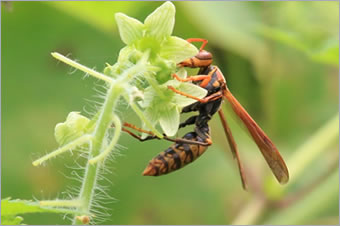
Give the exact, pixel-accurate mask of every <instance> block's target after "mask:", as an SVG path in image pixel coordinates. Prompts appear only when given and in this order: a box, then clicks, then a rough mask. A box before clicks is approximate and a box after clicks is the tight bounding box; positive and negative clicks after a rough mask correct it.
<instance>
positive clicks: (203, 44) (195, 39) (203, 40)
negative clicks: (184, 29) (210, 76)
mask: <svg viewBox="0 0 340 226" xmlns="http://www.w3.org/2000/svg"><path fill="white" fill-rule="evenodd" d="M187 42H190V43H192V42H202V45H201V47H200V51H202V50H203V49H204V47H205V46H206V45H207V44H208V40H206V39H203V38H188V39H187Z"/></svg>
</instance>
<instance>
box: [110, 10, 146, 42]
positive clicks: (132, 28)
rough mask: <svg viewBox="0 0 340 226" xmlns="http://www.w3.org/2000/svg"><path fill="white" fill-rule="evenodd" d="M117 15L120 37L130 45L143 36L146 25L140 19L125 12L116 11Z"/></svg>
mask: <svg viewBox="0 0 340 226" xmlns="http://www.w3.org/2000/svg"><path fill="white" fill-rule="evenodd" d="M115 17H116V21H117V26H118V30H119V34H120V37H121V39H122V41H123V42H124V43H125V44H127V45H130V44H131V43H133V42H134V41H136V40H137V39H140V38H141V37H142V36H143V29H144V25H143V24H142V23H141V22H140V21H138V20H136V19H135V18H132V17H129V16H127V15H125V14H123V13H116V15H115Z"/></svg>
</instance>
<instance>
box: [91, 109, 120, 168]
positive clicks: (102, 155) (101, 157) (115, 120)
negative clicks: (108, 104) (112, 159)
mask: <svg viewBox="0 0 340 226" xmlns="http://www.w3.org/2000/svg"><path fill="white" fill-rule="evenodd" d="M112 121H113V123H114V125H115V133H114V135H113V138H112V140H111V142H110V144H109V146H107V147H106V148H105V150H104V151H102V152H101V153H100V154H99V155H97V156H95V157H94V158H93V159H90V160H89V163H90V164H95V163H97V162H98V161H102V160H104V159H105V157H106V156H108V155H109V154H110V152H111V150H113V149H114V147H115V146H116V144H117V142H118V139H119V136H120V132H121V131H122V123H121V122H120V119H119V117H118V116H117V115H113V117H112Z"/></svg>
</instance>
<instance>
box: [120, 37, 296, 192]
mask: <svg viewBox="0 0 340 226" xmlns="http://www.w3.org/2000/svg"><path fill="white" fill-rule="evenodd" d="M187 41H188V42H202V45H201V47H200V51H199V53H198V54H197V55H196V56H194V57H192V58H189V59H187V60H184V61H182V62H180V63H179V64H178V66H179V67H190V68H199V72H198V75H194V76H189V77H187V78H184V79H182V78H180V77H178V76H177V75H176V74H174V75H173V77H174V78H175V79H177V80H178V81H181V82H193V83H194V84H196V85H199V86H200V87H202V88H204V89H206V90H207V91H208V93H207V95H206V97H205V98H203V99H200V98H197V97H195V96H192V95H190V94H187V93H183V92H181V91H179V90H177V89H175V88H174V87H172V86H168V88H169V89H171V90H172V91H173V92H175V93H177V94H179V95H183V96H186V97H188V98H192V99H195V100H197V102H195V103H193V104H191V105H188V106H186V107H184V108H183V109H182V113H186V112H198V115H196V116H192V117H190V118H188V119H187V120H186V121H185V122H183V123H181V124H180V125H179V128H183V127H185V126H187V125H195V129H194V131H193V132H189V133H187V134H185V135H184V136H183V137H182V138H178V139H171V138H168V137H165V139H166V140H169V141H173V142H174V144H173V145H172V146H171V147H169V148H168V149H167V150H165V151H163V152H161V153H160V154H158V155H157V156H156V157H154V158H153V159H152V160H151V161H150V162H149V164H148V166H147V167H146V169H145V170H144V172H143V175H149V176H159V175H163V174H167V173H170V172H172V171H175V170H177V169H180V168H182V167H183V166H185V165H187V164H189V163H191V162H193V161H194V160H195V159H197V158H198V157H199V156H200V155H201V154H203V153H204V152H205V151H206V149H207V148H208V146H210V145H211V144H212V140H211V137H210V128H209V125H208V122H209V121H210V120H211V118H212V116H213V115H214V114H215V113H216V112H218V114H219V116H220V119H221V123H222V126H223V128H224V132H225V134H226V137H227V140H228V142H229V145H230V149H231V151H232V153H233V156H234V158H236V160H237V164H238V168H239V172H240V176H241V181H242V185H243V188H244V189H246V178H245V174H244V170H243V166H242V164H241V160H240V157H239V154H238V149H237V145H236V142H235V140H234V138H233V135H232V133H231V130H230V128H229V125H228V123H227V120H226V118H225V116H224V114H223V112H222V109H221V105H222V103H223V100H224V99H226V100H227V101H228V102H229V103H230V105H231V107H232V109H233V111H234V112H235V113H236V115H237V116H238V117H239V118H240V119H241V122H242V123H243V124H244V125H245V127H246V128H247V130H248V131H249V133H250V135H251V137H252V139H253V140H254V141H255V143H256V145H257V146H258V148H259V149H260V151H261V153H262V155H263V156H264V158H265V160H266V161H267V163H268V165H269V167H270V168H271V170H272V172H273V174H274V175H275V177H276V179H277V180H278V181H279V182H280V183H281V184H284V183H287V182H288V180H289V173H288V169H287V166H286V164H285V162H284V160H283V158H282V157H281V155H280V153H279V151H278V150H277V148H276V147H275V145H274V144H273V142H272V141H271V140H270V139H269V137H268V136H267V135H266V134H265V133H264V132H263V130H262V129H261V128H260V127H259V126H258V125H257V123H256V122H255V121H254V120H253V119H252V118H251V116H250V115H249V114H248V113H247V111H246V110H245V109H244V108H243V107H242V105H241V104H240V103H239V102H238V100H237V99H236V98H235V97H234V96H233V95H232V93H231V92H230V90H229V89H228V87H227V84H226V80H225V78H224V76H223V74H222V72H221V71H220V69H219V68H218V67H217V66H214V65H212V60H213V56H212V54H211V53H210V52H208V51H206V50H204V47H205V46H206V44H207V43H208V41H207V40H205V39H200V38H191V39H187ZM124 125H125V126H126V127H129V128H132V129H135V130H137V131H140V132H145V133H148V134H149V135H150V136H148V137H147V138H145V139H141V137H140V136H137V135H136V134H133V133H132V132H130V131H128V130H127V129H124V131H125V132H128V133H129V134H130V135H132V136H134V137H135V138H137V139H139V140H140V141H145V140H149V139H155V138H156V137H155V136H154V135H153V134H152V133H151V132H148V131H144V130H141V129H139V128H137V127H135V126H133V125H131V124H127V123H125V124H124Z"/></svg>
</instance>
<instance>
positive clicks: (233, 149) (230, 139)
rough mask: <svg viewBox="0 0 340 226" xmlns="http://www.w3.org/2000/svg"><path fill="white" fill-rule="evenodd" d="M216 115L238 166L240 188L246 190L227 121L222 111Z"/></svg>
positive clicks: (234, 143) (241, 167)
mask: <svg viewBox="0 0 340 226" xmlns="http://www.w3.org/2000/svg"><path fill="white" fill-rule="evenodd" d="M218 114H219V116H220V119H221V122H222V125H223V129H224V132H225V135H226V137H227V140H228V143H229V146H230V150H231V152H232V154H233V157H234V159H236V161H237V166H238V169H239V172H240V176H241V182H242V187H243V189H244V190H247V180H246V176H245V173H244V169H243V165H242V163H241V159H240V155H239V154H238V149H237V145H236V142H235V139H234V137H233V134H232V133H231V130H230V128H229V125H228V123H227V120H226V118H225V116H224V114H223V112H222V110H219V111H218Z"/></svg>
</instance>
